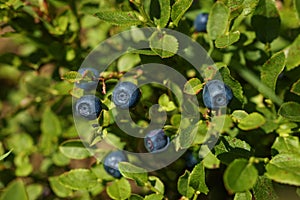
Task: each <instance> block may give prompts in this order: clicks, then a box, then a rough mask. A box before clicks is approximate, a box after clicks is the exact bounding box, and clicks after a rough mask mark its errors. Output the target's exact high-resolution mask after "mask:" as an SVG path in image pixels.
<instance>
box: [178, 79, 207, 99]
mask: <svg viewBox="0 0 300 200" xmlns="http://www.w3.org/2000/svg"><path fill="white" fill-rule="evenodd" d="M202 88H203V84H202V83H201V81H200V80H199V79H198V78H191V79H190V80H188V82H186V83H185V84H184V89H183V91H184V92H185V93H187V94H190V95H196V94H198V93H199V92H200V90H201V89H202Z"/></svg>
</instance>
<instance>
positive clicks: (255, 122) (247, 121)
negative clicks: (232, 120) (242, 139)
mask: <svg viewBox="0 0 300 200" xmlns="http://www.w3.org/2000/svg"><path fill="white" fill-rule="evenodd" d="M264 123H266V119H265V118H264V117H263V116H262V115H261V114H259V113H257V112H254V113H251V114H249V115H248V116H246V117H245V118H243V119H242V120H241V121H240V123H239V124H238V127H239V128H240V129H242V130H244V131H249V130H253V129H257V128H259V127H261V126H262V125H264Z"/></svg>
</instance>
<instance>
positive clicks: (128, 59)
mask: <svg viewBox="0 0 300 200" xmlns="http://www.w3.org/2000/svg"><path fill="white" fill-rule="evenodd" d="M140 62H141V59H140V56H139V55H138V54H130V53H129V54H124V55H122V56H121V57H120V58H119V60H118V64H117V65H118V70H119V71H120V72H124V71H128V70H130V69H131V68H133V67H135V66H136V65H137V64H139V63H140Z"/></svg>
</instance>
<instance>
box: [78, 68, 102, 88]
mask: <svg viewBox="0 0 300 200" xmlns="http://www.w3.org/2000/svg"><path fill="white" fill-rule="evenodd" d="M78 73H80V74H81V75H82V76H83V80H80V81H79V83H76V86H77V87H79V88H81V89H84V90H95V89H96V88H97V85H98V77H99V72H98V70H96V69H94V68H80V69H79V70H78ZM84 78H87V79H88V80H84Z"/></svg>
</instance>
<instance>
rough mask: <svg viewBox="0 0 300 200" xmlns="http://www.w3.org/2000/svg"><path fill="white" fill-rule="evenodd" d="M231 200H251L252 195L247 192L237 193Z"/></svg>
mask: <svg viewBox="0 0 300 200" xmlns="http://www.w3.org/2000/svg"><path fill="white" fill-rule="evenodd" d="M233 200H252V194H251V192H249V191H246V192H238V193H236V194H235V195H234V199H233Z"/></svg>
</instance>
